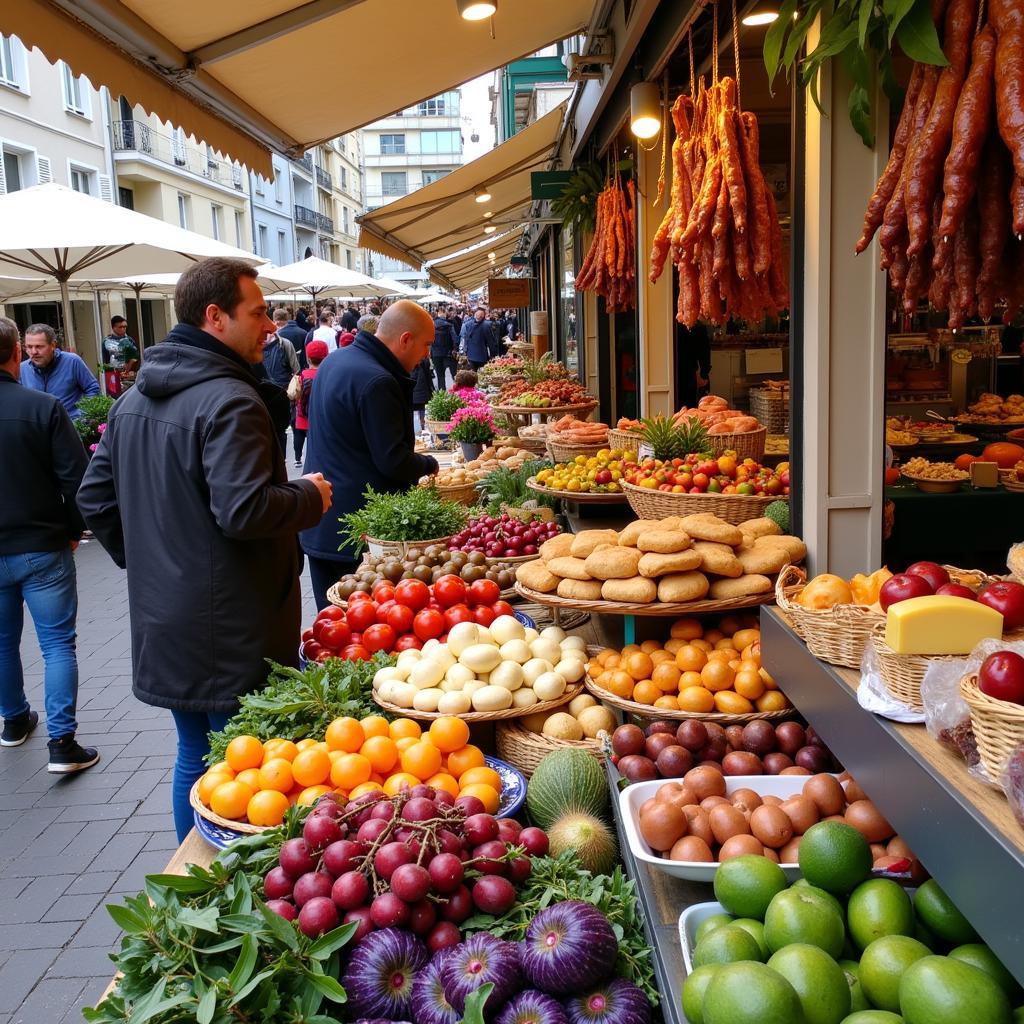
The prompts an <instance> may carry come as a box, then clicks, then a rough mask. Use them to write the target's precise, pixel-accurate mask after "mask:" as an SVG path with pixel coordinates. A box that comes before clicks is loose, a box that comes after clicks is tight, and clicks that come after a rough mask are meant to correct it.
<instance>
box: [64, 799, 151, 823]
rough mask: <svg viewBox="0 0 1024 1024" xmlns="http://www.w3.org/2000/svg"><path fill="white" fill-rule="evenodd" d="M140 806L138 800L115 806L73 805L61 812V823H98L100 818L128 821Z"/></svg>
mask: <svg viewBox="0 0 1024 1024" xmlns="http://www.w3.org/2000/svg"><path fill="white" fill-rule="evenodd" d="M138 806H139V801H138V800H125V801H122V802H121V803H115V804H108V803H103V804H71V805H70V806H68V807H65V808H63V809H62V810H61V813H60V820H61V821H98V820H99V819H100V818H124V819H127V818H129V817H130V816H131V814H132V813H133V812H134V811H135V808H136V807H138Z"/></svg>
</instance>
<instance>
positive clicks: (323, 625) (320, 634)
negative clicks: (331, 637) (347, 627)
mask: <svg viewBox="0 0 1024 1024" xmlns="http://www.w3.org/2000/svg"><path fill="white" fill-rule="evenodd" d="M333 625H334V623H333V622H332V621H331V620H330V619H317V620H316V621H315V622H314V623H313V639H314V640H316V641H318V642H319V643H321V644H322V643H323V642H324V633H326V632H327V630H328V629H330V627H331V626H333Z"/></svg>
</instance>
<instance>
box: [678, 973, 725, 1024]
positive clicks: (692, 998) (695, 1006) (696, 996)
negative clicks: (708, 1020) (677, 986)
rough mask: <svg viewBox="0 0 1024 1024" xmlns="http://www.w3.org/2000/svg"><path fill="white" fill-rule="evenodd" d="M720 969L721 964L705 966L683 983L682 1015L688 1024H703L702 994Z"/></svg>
mask: <svg viewBox="0 0 1024 1024" xmlns="http://www.w3.org/2000/svg"><path fill="white" fill-rule="evenodd" d="M721 969H722V967H721V964H705V965H704V966H703V967H698V968H697V970H695V971H694V972H693V973H692V974H690V975H688V976H687V978H686V981H684V982H683V1000H682V1005H683V1015H684V1016H685V1017H686V1019H687V1020H688V1021H689V1022H690V1024H704V994H705V993H706V992H707V990H708V985H710V984H711V979H712V978H713V977H714V976H715V974H716V973H717V972H718V971H720V970H721Z"/></svg>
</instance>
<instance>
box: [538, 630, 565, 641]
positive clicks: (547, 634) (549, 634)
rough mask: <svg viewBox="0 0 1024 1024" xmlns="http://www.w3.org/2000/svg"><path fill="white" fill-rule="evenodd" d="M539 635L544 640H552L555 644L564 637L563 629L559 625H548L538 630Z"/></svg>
mask: <svg viewBox="0 0 1024 1024" xmlns="http://www.w3.org/2000/svg"><path fill="white" fill-rule="evenodd" d="M540 635H541V636H542V637H544V639H545V640H554V641H555V643H556V644H560V643H561V642H562V641H563V640H564V639H565V630H564V629H562V627H561V626H548V627H547V628H546V629H542V630H541V631H540Z"/></svg>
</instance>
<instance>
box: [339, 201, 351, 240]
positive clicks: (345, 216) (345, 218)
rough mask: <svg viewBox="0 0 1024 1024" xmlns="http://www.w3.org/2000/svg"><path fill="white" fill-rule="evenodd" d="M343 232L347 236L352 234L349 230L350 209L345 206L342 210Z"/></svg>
mask: <svg viewBox="0 0 1024 1024" xmlns="http://www.w3.org/2000/svg"><path fill="white" fill-rule="evenodd" d="M341 230H342V231H343V232H344V233H345V234H346V235H347V234H350V232H349V229H348V207H347V206H343V207H342V208H341Z"/></svg>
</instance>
